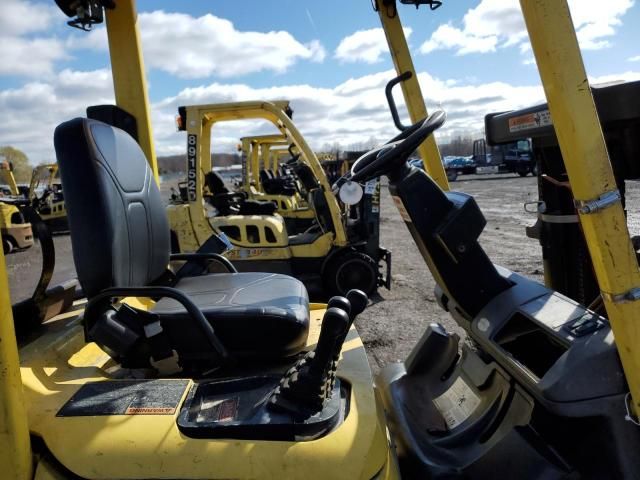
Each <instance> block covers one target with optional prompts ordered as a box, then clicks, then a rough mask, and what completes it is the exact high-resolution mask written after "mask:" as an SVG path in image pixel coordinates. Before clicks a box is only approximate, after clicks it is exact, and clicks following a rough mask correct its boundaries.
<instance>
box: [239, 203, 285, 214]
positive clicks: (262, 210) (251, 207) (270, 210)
mask: <svg viewBox="0 0 640 480" xmlns="http://www.w3.org/2000/svg"><path fill="white" fill-rule="evenodd" d="M277 208H278V207H277V205H276V204H275V203H273V202H266V201H261V200H245V201H244V202H242V203H241V204H240V211H239V212H238V213H239V214H240V215H273V214H274V213H275V211H276V209H277Z"/></svg>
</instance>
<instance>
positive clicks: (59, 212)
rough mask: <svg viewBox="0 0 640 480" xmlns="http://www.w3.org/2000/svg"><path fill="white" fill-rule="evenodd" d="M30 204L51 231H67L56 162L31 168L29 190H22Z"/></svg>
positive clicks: (62, 195)
mask: <svg viewBox="0 0 640 480" xmlns="http://www.w3.org/2000/svg"><path fill="white" fill-rule="evenodd" d="M24 194H25V196H26V197H27V198H28V199H29V202H30V204H31V206H32V207H33V208H34V209H35V210H36V211H37V212H38V215H40V218H42V220H43V221H44V223H46V224H47V226H48V227H49V228H51V229H52V230H53V231H67V230H68V228H69V226H68V224H67V209H66V207H65V203H64V194H63V192H62V184H61V183H60V179H59V178H58V164H56V163H51V164H44V165H38V166H37V167H35V168H34V169H33V173H32V174H31V182H30V183H29V190H28V191H27V192H24Z"/></svg>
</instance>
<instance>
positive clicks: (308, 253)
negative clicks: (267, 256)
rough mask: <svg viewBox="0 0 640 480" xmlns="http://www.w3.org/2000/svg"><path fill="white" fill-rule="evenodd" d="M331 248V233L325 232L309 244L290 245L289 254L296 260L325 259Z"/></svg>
mask: <svg viewBox="0 0 640 480" xmlns="http://www.w3.org/2000/svg"><path fill="white" fill-rule="evenodd" d="M332 246H333V233H331V232H327V233H325V234H323V235H322V236H320V237H318V238H317V239H316V241H314V242H313V243H309V244H302V245H291V252H292V253H293V256H294V257H298V258H312V257H316V258H320V257H325V256H326V255H327V254H328V253H329V252H330V251H331V248H332Z"/></svg>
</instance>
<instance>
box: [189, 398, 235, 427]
mask: <svg viewBox="0 0 640 480" xmlns="http://www.w3.org/2000/svg"><path fill="white" fill-rule="evenodd" d="M238 403H239V399H238V397H234V398H224V399H216V400H209V401H204V402H203V403H202V406H201V408H200V411H199V412H198V418H197V419H196V421H198V422H204V421H207V422H212V421H213V422H230V421H232V420H235V419H236V416H237V414H238Z"/></svg>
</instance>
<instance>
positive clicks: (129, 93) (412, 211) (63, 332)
mask: <svg viewBox="0 0 640 480" xmlns="http://www.w3.org/2000/svg"><path fill="white" fill-rule="evenodd" d="M75 1H77V0H74V2H75ZM409 1H410V0H407V2H406V3H409ZM410 3H413V4H418V3H419V4H425V3H428V4H429V5H431V6H432V7H433V4H434V3H435V2H431V1H429V2H427V1H426V0H412V1H411V2H410ZM58 5H59V6H61V7H62V9H63V11H64V12H65V13H66V14H67V15H69V16H70V17H73V18H72V20H71V21H70V22H71V23H72V24H75V25H78V26H81V27H84V28H88V27H89V26H90V25H91V24H95V23H100V22H101V21H102V16H103V10H102V8H99V7H101V6H100V5H98V6H96V4H90V3H86V4H82V8H79V9H78V10H76V9H75V6H77V5H75V4H74V7H71V2H69V3H64V2H62V1H60V0H59V1H58ZM374 5H375V6H376V7H377V8H378V12H379V15H380V19H381V21H382V24H383V26H384V28H385V31H386V33H387V36H388V40H389V44H390V47H391V48H390V51H391V53H392V56H393V58H394V60H395V61H396V65H397V66H399V67H400V69H401V70H402V71H411V72H413V73H412V75H413V77H414V78H415V71H414V70H413V67H412V65H411V63H410V61H411V59H410V56H409V51H408V49H407V45H406V40H405V37H404V35H403V33H402V28H401V23H400V18H399V12H398V11H397V9H396V4H395V2H391V1H389V0H378V1H377V2H376V3H375V4H374ZM107 6H108V7H109V9H108V10H107V13H106V16H107V33H108V35H109V43H110V48H111V50H110V51H111V54H112V72H113V75H114V86H115V88H116V99H117V102H118V106H117V107H104V106H103V107H101V108H100V109H99V112H100V114H99V115H96V110H95V109H94V110H90V113H91V114H90V115H89V117H91V118H77V119H73V120H70V121H68V122H65V123H63V124H61V125H60V126H59V127H58V128H57V129H56V132H55V138H54V142H55V147H56V154H57V157H58V161H59V164H60V168H61V176H62V181H63V184H64V188H65V192H66V194H67V204H68V214H69V223H70V227H71V235H72V241H73V247H74V260H75V263H76V267H77V270H78V275H79V280H80V283H81V284H82V287H83V292H84V294H85V295H86V297H87V300H86V301H83V302H78V303H76V304H75V308H74V309H73V310H71V311H68V312H66V313H63V314H62V315H59V316H56V317H54V318H51V319H49V321H47V322H45V323H43V324H42V325H33V326H32V328H31V329H30V331H29V332H27V335H26V336H22V335H19V337H18V338H17V341H16V340H15V339H16V332H15V329H14V321H13V319H12V316H11V309H10V308H9V306H10V299H9V294H8V291H9V290H8V285H7V276H6V269H5V266H4V262H0V302H2V307H3V308H1V309H0V315H1V318H0V339H2V342H0V367H1V368H0V407H1V408H0V427H1V428H0V464H1V465H2V467H3V475H4V476H5V477H6V478H11V479H16V480H27V479H29V480H30V479H36V480H59V479H83V478H85V479H123V478H127V479H149V478H164V479H170V478H171V479H223V478H291V479H302V478H304V479H315V478H318V479H320V478H323V479H324V478H332V479H333V478H335V479H338V478H345V479H354V478H358V479H377V480H379V479H397V478H400V474H402V475H403V476H404V477H405V478H441V479H442V478H448V479H450V478H465V479H468V478H470V479H489V478H491V479H492V478H497V477H499V478H522V479H539V478H545V479H574V478H585V479H602V478H637V477H638V475H639V474H640V460H638V457H637V456H636V455H635V447H636V446H638V444H639V442H640V431H639V430H638V428H639V427H638V424H639V423H640V422H638V418H637V416H636V412H637V410H638V407H639V406H640V403H638V402H639V401H640V390H639V389H638V386H639V383H638V380H637V378H636V377H637V373H638V368H637V367H638V364H639V363H640V360H639V357H640V354H639V353H638V344H639V342H638V341H637V339H636V335H637V332H638V330H637V329H636V328H635V322H636V319H637V317H638V315H637V312H635V310H636V309H638V308H640V307H639V305H640V304H638V298H640V296H639V295H638V294H637V288H638V287H637V286H638V285H640V270H639V268H638V263H637V260H636V256H635V251H634V250H633V247H632V244H631V240H630V238H629V235H628V231H627V228H626V219H625V217H624V211H623V208H622V204H621V197H619V196H616V195H612V194H610V192H612V191H615V188H616V187H614V186H615V185H616V183H615V179H614V175H613V170H612V168H611V163H610V161H609V158H608V153H607V146H606V143H605V139H604V137H603V134H602V130H601V127H600V122H599V119H598V112H597V111H596V108H595V106H594V101H593V97H592V94H591V90H590V88H588V86H586V85H587V84H586V83H585V81H586V78H587V77H586V73H585V70H584V66H583V63H582V59H581V56H580V51H579V48H578V43H577V38H576V34H575V30H574V28H573V24H572V21H571V17H570V14H569V9H568V5H567V3H566V1H564V0H535V1H533V0H522V1H521V6H522V11H523V14H524V17H525V20H526V25H527V29H528V31H529V36H530V38H531V43H532V49H533V52H534V55H535V57H536V60H537V63H538V66H539V70H540V74H541V78H542V80H543V84H544V87H545V92H546V94H547V100H548V108H549V112H550V115H551V117H552V118H553V126H554V131H555V135H556V136H557V140H558V147H559V150H560V153H561V156H562V161H563V163H564V165H565V166H566V174H567V178H568V182H569V183H570V185H571V188H572V192H573V196H574V199H575V207H576V214H577V215H578V217H579V220H580V225H581V226H582V231H583V233H584V237H585V241H586V244H587V246H588V250H589V253H590V256H591V259H592V261H593V266H594V270H595V276H596V278H597V281H598V284H599V287H600V292H601V293H600V295H601V298H602V301H603V305H604V307H605V311H606V317H605V316H601V315H598V314H597V313H595V312H593V311H590V310H588V309H587V308H586V307H585V306H584V305H581V304H580V303H578V302H576V301H573V300H571V299H569V298H568V297H566V296H564V295H562V294H560V293H558V292H556V291H554V290H553V289H552V288H549V287H548V286H544V285H541V284H538V283H536V282H533V281H531V280H528V279H526V278H524V277H521V276H519V275H517V274H515V273H513V272H510V271H508V270H506V269H504V268H501V267H497V266H495V265H493V264H492V263H491V261H490V260H489V259H488V258H487V256H486V254H485V253H484V251H483V250H482V247H481V246H480V244H479V243H478V236H479V235H480V233H481V231H482V228H483V227H484V219H483V217H482V214H481V212H480V210H479V209H478V206H477V204H476V203H475V202H474V200H473V198H472V197H470V196H468V195H465V194H463V193H459V192H449V191H447V189H446V186H447V185H446V176H445V172H444V169H443V167H442V164H441V162H440V161H439V158H437V150H433V149H434V148H437V147H436V145H435V143H433V142H430V143H429V144H430V145H431V146H430V147H429V145H427V146H426V148H431V149H432V150H431V153H433V154H434V156H433V157H431V158H425V159H424V160H425V163H426V170H427V172H428V173H427V172H425V171H423V170H421V169H417V168H416V167H413V166H410V165H407V162H406V160H407V159H408V158H409V156H410V155H411V154H412V153H413V151H414V150H415V149H416V148H417V147H419V146H420V145H424V141H425V139H429V138H432V136H431V134H432V133H433V131H434V130H436V129H437V128H438V127H440V126H441V125H442V124H443V123H444V121H445V115H444V113H442V112H436V113H434V114H432V115H431V116H429V117H426V112H425V107H424V103H423V101H422V98H421V96H417V97H414V100H413V101H414V105H413V107H410V108H409V112H410V114H411V115H413V113H411V112H412V111H413V112H415V111H419V110H422V112H423V113H425V117H426V118H424V119H418V121H416V122H415V123H413V125H411V126H410V127H409V128H407V129H405V130H404V131H403V132H402V133H400V134H399V135H398V136H396V137H395V138H393V139H392V140H391V141H390V142H388V143H387V144H386V145H385V146H384V147H383V148H381V149H377V150H376V151H372V152H369V153H368V154H367V155H365V156H363V157H362V158H361V159H360V160H359V161H357V162H356V163H355V164H354V165H353V167H352V169H351V172H350V178H351V181H353V182H357V181H365V180H366V179H368V178H372V177H374V176H376V175H379V174H384V175H387V176H388V177H389V188H390V192H391V194H392V195H393V196H394V202H395V203H396V205H397V207H398V210H399V212H400V214H401V215H402V217H403V219H404V220H405V222H406V224H407V227H408V230H409V232H410V234H411V235H412V236H413V238H414V239H415V241H416V243H417V244H418V246H419V247H420V252H421V254H422V255H423V257H424V259H425V261H426V263H427V265H428V266H429V268H430V271H431V273H432V274H433V275H434V277H435V278H436V280H437V283H438V285H439V294H438V297H439V299H440V302H441V304H442V307H443V308H445V309H446V310H447V311H449V312H450V313H451V315H452V316H453V318H454V319H455V320H456V321H457V322H458V324H459V325H461V326H462V327H463V328H464V329H465V330H466V332H467V334H468V335H469V337H470V338H471V339H473V340H474V341H475V345H474V347H473V348H471V347H470V346H469V345H465V346H463V347H462V348H461V349H459V348H458V338H457V336H456V335H454V334H451V333H449V332H447V331H446V330H445V329H444V328H443V327H442V326H441V325H438V324H434V323H429V322H428V321H426V322H425V333H424V335H423V336H422V338H420V339H419V340H418V342H417V344H416V347H415V348H414V350H413V351H412V353H411V354H410V355H409V357H408V358H407V359H406V360H405V361H404V362H402V363H398V364H395V365H390V366H388V367H387V368H385V369H384V370H383V371H382V373H381V374H380V375H379V376H378V377H377V379H376V382H375V388H374V384H373V379H372V378H371V373H370V370H369V367H368V364H367V359H366V355H365V352H364V347H363V345H362V342H361V340H360V338H359V336H358V334H357V331H356V329H355V327H354V326H353V325H352V322H353V318H354V317H355V316H356V315H358V314H359V313H360V312H361V311H362V309H363V308H364V307H365V302H366V297H365V296H364V295H363V294H362V293H361V292H357V291H351V292H349V294H348V295H347V297H346V298H341V297H335V298H333V299H331V300H330V302H329V303H328V304H327V305H318V304H309V303H308V300H307V297H306V292H305V290H304V287H303V286H302V285H301V284H300V282H298V281H297V280H295V279H293V278H291V277H288V276H284V275H277V274H259V273H258V274H256V273H235V272H234V271H233V266H232V265H229V263H228V262H227V261H226V260H224V257H220V256H216V254H209V255H206V256H203V255H202V254H200V255H195V256H194V255H188V254H182V255H181V256H180V257H177V258H176V257H174V258H173V259H182V260H184V259H187V258H188V260H189V261H191V262H194V263H201V262H205V263H206V262H207V261H217V262H220V263H221V265H224V266H226V268H227V269H228V270H229V272H228V273H220V274H214V275H211V274H207V273H203V272H200V274H199V275H185V274H184V272H183V273H180V271H177V272H173V273H172V274H170V273H169V272H168V271H167V265H168V264H169V262H170V260H171V258H170V255H169V243H170V240H169V232H168V230H169V228H168V224H167V220H166V217H165V215H164V209H163V208H162V204H161V199H160V194H159V191H158V187H157V184H156V180H155V178H156V171H157V165H156V162H155V157H154V154H153V145H152V142H151V138H152V137H151V130H150V123H149V109H148V101H147V98H146V89H145V79H144V67H143V63H142V57H141V55H140V45H139V40H138V39H139V36H138V32H137V27H136V15H135V9H134V7H133V4H132V3H130V2H128V1H127V0H118V1H117V2H116V3H115V5H114V4H113V3H111V2H110V3H109V4H108V5H107ZM125 67H126V68H125ZM404 69H408V70H404ZM402 71H401V72H399V73H403V72H402ZM133 87H135V88H133ZM404 90H405V91H404V93H405V99H407V103H409V101H408V98H411V97H410V96H409V95H410V94H411V92H414V93H416V92H417V93H418V94H419V85H418V83H417V82H414V83H413V84H407V85H405V89H404ZM407 97H408V98H407ZM95 116H100V118H102V119H103V120H104V119H110V120H111V123H107V122H104V121H100V120H96V119H95ZM113 124H117V125H119V126H114V125H113ZM132 125H135V129H132V128H131V126H132ZM132 132H133V133H136V136H133V135H131V133H132ZM636 138H637V137H636ZM136 139H137V141H136ZM636 141H637V140H636ZM123 158H126V159H127V161H126V162H124V161H121V160H122V159H123ZM430 169H431V171H429V170H430ZM593 172H598V175H597V176H596V175H593V174H591V173H593ZM436 178H438V179H439V180H438V181H436ZM439 182H443V184H442V185H439ZM615 197H617V198H615ZM96 210H97V213H99V215H96ZM116 230H117V231H116ZM123 233H126V234H127V235H123ZM130 238H132V239H135V240H136V241H135V242H131V241H129V239H130ZM96 252H97V253H96ZM201 267H202V269H203V270H206V265H201ZM191 273H193V270H192V271H191ZM479 279H481V280H482V281H478V280H479ZM116 300H117V301H116ZM80 317H82V319H80ZM15 326H21V324H20V323H19V322H17V321H16V322H15ZM614 337H615V338H614Z"/></svg>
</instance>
